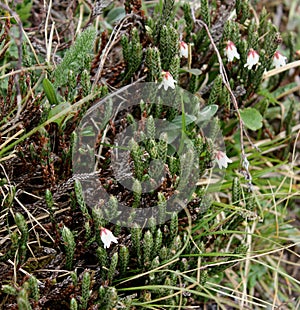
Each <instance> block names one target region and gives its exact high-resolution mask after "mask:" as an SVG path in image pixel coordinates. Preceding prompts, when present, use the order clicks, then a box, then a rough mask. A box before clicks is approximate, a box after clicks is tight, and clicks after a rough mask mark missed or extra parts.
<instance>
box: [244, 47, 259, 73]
mask: <svg viewBox="0 0 300 310" xmlns="http://www.w3.org/2000/svg"><path fill="white" fill-rule="evenodd" d="M258 61H259V55H258V53H257V52H256V51H255V50H254V49H253V48H250V50H249V52H248V57H247V63H246V64H245V65H244V67H248V69H249V70H251V69H252V67H253V66H255V65H257V64H258Z"/></svg>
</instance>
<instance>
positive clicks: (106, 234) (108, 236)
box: [100, 227, 118, 249]
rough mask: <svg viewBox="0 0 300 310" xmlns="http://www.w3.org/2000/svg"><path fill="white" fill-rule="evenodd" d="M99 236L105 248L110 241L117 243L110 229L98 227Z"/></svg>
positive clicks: (108, 245)
mask: <svg viewBox="0 0 300 310" xmlns="http://www.w3.org/2000/svg"><path fill="white" fill-rule="evenodd" d="M100 236H101V241H102V242H103V244H104V248H105V249H106V248H109V247H110V244H111V243H112V242H114V243H118V239H117V238H116V237H115V236H114V235H113V233H112V232H111V231H110V230H108V229H106V228H103V227H102V228H101V229H100Z"/></svg>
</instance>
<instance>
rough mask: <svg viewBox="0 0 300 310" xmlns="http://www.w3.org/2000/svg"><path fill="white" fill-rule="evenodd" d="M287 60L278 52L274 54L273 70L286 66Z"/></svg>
mask: <svg viewBox="0 0 300 310" xmlns="http://www.w3.org/2000/svg"><path fill="white" fill-rule="evenodd" d="M286 61H287V58H286V57H285V56H283V55H282V54H281V53H280V52H279V51H276V52H275V53H274V57H273V65H274V66H275V68H276V69H277V68H280V67H283V66H285V65H286Z"/></svg>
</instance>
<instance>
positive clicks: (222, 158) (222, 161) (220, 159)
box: [216, 151, 232, 169]
mask: <svg viewBox="0 0 300 310" xmlns="http://www.w3.org/2000/svg"><path fill="white" fill-rule="evenodd" d="M216 162H217V164H218V166H219V168H220V169H222V168H223V167H224V168H227V167H228V164H230V163H232V160H231V159H229V158H228V157H227V155H226V154H225V153H224V152H221V151H217V153H216Z"/></svg>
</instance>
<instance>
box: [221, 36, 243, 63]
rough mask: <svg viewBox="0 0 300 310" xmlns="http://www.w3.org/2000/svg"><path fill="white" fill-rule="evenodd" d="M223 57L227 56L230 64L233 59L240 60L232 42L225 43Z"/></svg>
mask: <svg viewBox="0 0 300 310" xmlns="http://www.w3.org/2000/svg"><path fill="white" fill-rule="evenodd" d="M225 55H226V56H227V58H228V61H229V62H232V61H233V59H234V57H235V58H236V59H240V54H239V53H238V51H237V48H236V46H235V45H234V43H233V42H232V41H228V42H227V45H226V48H225Z"/></svg>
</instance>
